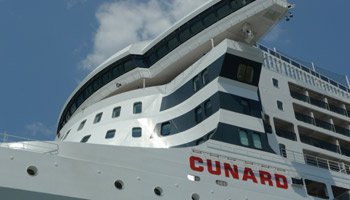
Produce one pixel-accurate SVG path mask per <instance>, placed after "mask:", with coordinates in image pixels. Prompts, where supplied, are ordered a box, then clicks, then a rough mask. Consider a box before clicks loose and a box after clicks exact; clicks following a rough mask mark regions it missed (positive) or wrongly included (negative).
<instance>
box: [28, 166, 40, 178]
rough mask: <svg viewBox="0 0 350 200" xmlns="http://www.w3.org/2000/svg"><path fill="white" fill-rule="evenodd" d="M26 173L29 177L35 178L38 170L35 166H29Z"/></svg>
mask: <svg viewBox="0 0 350 200" xmlns="http://www.w3.org/2000/svg"><path fill="white" fill-rule="evenodd" d="M27 173H28V175H29V176H36V175H37V174H38V168H36V167H35V166H29V167H28V168H27Z"/></svg>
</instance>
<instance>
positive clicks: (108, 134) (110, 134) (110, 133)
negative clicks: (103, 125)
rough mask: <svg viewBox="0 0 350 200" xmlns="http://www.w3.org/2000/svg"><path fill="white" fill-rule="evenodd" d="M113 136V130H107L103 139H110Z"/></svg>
mask: <svg viewBox="0 0 350 200" xmlns="http://www.w3.org/2000/svg"><path fill="white" fill-rule="evenodd" d="M114 136H115V130H109V131H107V133H106V136H105V139H112V138H114Z"/></svg>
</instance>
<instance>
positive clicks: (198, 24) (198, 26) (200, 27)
mask: <svg viewBox="0 0 350 200" xmlns="http://www.w3.org/2000/svg"><path fill="white" fill-rule="evenodd" d="M203 29H204V26H203V24H202V21H201V20H199V21H197V22H195V23H194V24H193V25H192V27H191V30H192V33H194V34H196V33H199V32H200V31H202V30H203Z"/></svg>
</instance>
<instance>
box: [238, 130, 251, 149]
mask: <svg viewBox="0 0 350 200" xmlns="http://www.w3.org/2000/svg"><path fill="white" fill-rule="evenodd" d="M239 141H240V142H241V144H242V145H244V146H249V140H248V133H247V131H245V130H239Z"/></svg>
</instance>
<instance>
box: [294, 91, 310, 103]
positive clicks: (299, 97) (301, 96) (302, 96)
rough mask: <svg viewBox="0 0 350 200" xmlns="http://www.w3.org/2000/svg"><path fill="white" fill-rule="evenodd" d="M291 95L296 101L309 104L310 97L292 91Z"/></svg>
mask: <svg viewBox="0 0 350 200" xmlns="http://www.w3.org/2000/svg"><path fill="white" fill-rule="evenodd" d="M290 94H291V96H292V97H293V98H294V99H298V100H300V101H304V102H307V103H309V102H310V101H309V97H308V96H306V95H304V94H301V93H299V92H295V91H290Z"/></svg>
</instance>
